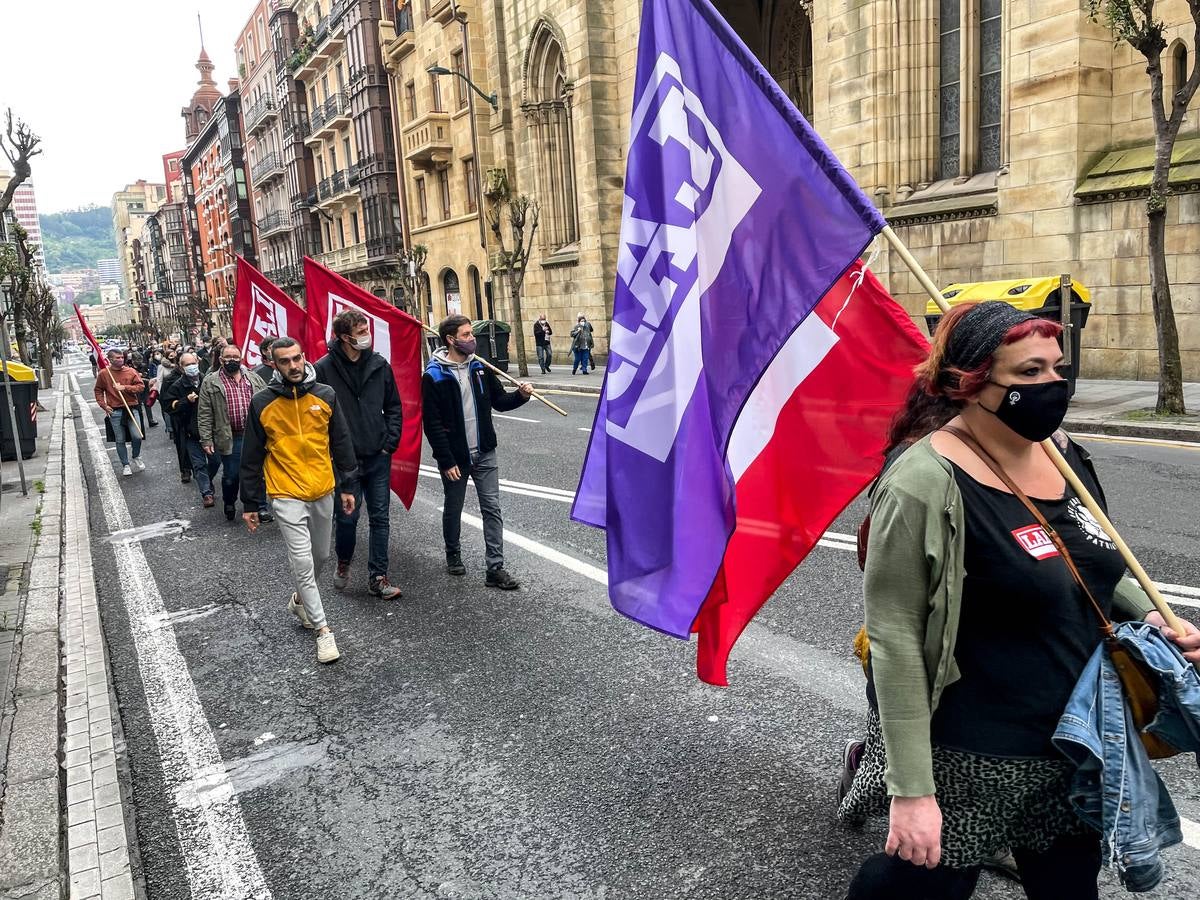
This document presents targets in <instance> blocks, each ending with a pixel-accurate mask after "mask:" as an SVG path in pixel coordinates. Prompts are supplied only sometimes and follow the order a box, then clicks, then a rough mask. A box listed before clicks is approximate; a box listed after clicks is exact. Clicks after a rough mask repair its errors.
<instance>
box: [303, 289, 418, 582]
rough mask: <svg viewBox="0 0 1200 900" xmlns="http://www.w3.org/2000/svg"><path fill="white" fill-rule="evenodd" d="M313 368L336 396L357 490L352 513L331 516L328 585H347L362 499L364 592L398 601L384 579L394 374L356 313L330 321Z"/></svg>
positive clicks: (396, 432)
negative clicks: (333, 555)
mask: <svg viewBox="0 0 1200 900" xmlns="http://www.w3.org/2000/svg"><path fill="white" fill-rule="evenodd" d="M315 368H316V370H317V381H319V382H320V383H321V384H327V385H329V386H330V387H332V388H333V389H334V391H335V392H336V393H337V399H338V406H340V407H341V409H342V414H343V415H344V416H345V417H346V423H347V424H348V425H349V426H350V434H351V436H352V437H353V439H354V454H355V456H357V457H358V474H359V482H358V483H359V488H358V489H357V490H356V491H355V494H354V511H353V512H351V513H349V514H347V513H343V512H342V511H341V509H338V510H337V513H336V518H337V528H336V534H335V541H334V544H335V550H336V552H337V560H338V563H337V571H336V572H335V573H334V576H333V586H334V587H336V588H337V589H338V590H344V589H345V587H346V585H347V584H348V583H349V580H350V561H351V560H352V559H353V558H354V545H355V544H356V543H357V540H358V516H359V512H360V511H361V509H362V505H363V500H364V498H365V500H366V506H367V518H368V522H369V525H370V544H369V549H368V555H367V590H368V591H370V593H372V594H374V595H375V596H376V597H379V598H381V599H383V600H395V599H398V598H399V597H400V588H398V587H396V586H395V585H393V584H392V583H391V582H389V581H388V535H389V525H388V515H389V505H390V501H391V473H392V454H394V453H395V452H396V447H397V445H398V444H399V443H400V432H401V429H402V427H403V424H404V419H403V412H402V409H401V406H400V393H399V391H397V390H396V376H395V375H393V374H392V367H391V366H390V365H388V361H387V360H386V359H384V358H383V357H382V356H381V355H379V354H378V353H376V352H375V351H373V350H372V349H371V326H370V324H368V322H367V317H366V316H364V315H363V314H362V313H360V312H359V311H358V310H347V311H346V312H344V313H341V314H340V315H339V316H337V318H335V319H334V320H333V340H331V341H330V342H329V353H328V355H326V356H325V357H323V358H322V359H321V360H320V361H319V362H318V363H317V364H316V367H315Z"/></svg>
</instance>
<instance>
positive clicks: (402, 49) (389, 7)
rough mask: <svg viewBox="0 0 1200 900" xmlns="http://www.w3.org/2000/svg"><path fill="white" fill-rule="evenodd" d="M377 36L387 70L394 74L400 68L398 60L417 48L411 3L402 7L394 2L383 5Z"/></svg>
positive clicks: (392, 0) (390, 1)
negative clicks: (382, 16) (382, 14)
mask: <svg viewBox="0 0 1200 900" xmlns="http://www.w3.org/2000/svg"><path fill="white" fill-rule="evenodd" d="M379 35H380V39H381V41H382V44H383V58H384V60H385V61H386V62H387V66H388V68H390V69H391V70H392V71H393V72H395V71H397V70H398V69H399V67H400V60H402V59H404V57H406V56H408V54H410V53H412V52H413V50H415V49H416V48H417V35H416V31H415V30H414V29H413V14H412V5H411V3H408V4H405V5H404V6H401V5H400V4H399V3H398V2H396V0H389V2H387V3H385V4H384V19H383V21H381V22H380V23H379Z"/></svg>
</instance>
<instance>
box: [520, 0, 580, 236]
mask: <svg viewBox="0 0 1200 900" xmlns="http://www.w3.org/2000/svg"><path fill="white" fill-rule="evenodd" d="M571 91H572V84H571V82H570V81H569V80H568V79H567V67H566V60H565V59H564V57H563V50H562V44H561V43H560V42H559V40H558V38H557V37H556V36H555V33H554V30H553V29H552V28H551V27H550V25H549V24H548V23H546V22H539V23H538V25H537V27H536V28H535V29H534V31H533V35H532V37H531V38H530V42H529V53H528V55H527V56H526V63H525V102H524V104H522V107H521V108H522V111H523V112H524V113H525V116H526V119H527V120H528V123H529V127H528V129H527V133H528V134H529V136H530V138H529V139H530V141H531V142H532V144H533V151H534V152H533V154H532V157H533V159H534V181H535V184H536V186H537V187H536V191H537V199H538V202H539V203H540V204H541V208H542V218H541V224H542V227H541V230H540V232H539V233H540V234H541V235H542V241H543V247H546V248H548V249H550V250H551V251H553V250H558V249H560V248H562V247H564V246H566V245H567V244H573V243H574V242H575V241H577V240H579V213H578V209H577V202H576V189H575V139H574V131H573V128H572V125H571Z"/></svg>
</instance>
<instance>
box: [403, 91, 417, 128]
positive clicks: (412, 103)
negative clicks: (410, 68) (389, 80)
mask: <svg viewBox="0 0 1200 900" xmlns="http://www.w3.org/2000/svg"><path fill="white" fill-rule="evenodd" d="M404 99H405V101H406V103H407V105H408V121H410V122H411V121H412V120H413V119H415V118H416V117H417V85H416V82H413V81H410V82H409V83H408V84H406V85H404Z"/></svg>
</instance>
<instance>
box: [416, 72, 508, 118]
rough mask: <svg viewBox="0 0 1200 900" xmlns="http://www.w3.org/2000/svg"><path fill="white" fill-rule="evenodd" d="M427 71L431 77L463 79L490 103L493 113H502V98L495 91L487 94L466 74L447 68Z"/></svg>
mask: <svg viewBox="0 0 1200 900" xmlns="http://www.w3.org/2000/svg"><path fill="white" fill-rule="evenodd" d="M425 71H426V72H428V73H429V74H430V75H457V76H458V77H459V78H461V79H462V80H463V81H465V82H466V83H467V87H469V88H470V89H471V90H473V91H474V92H475V93H477V94H478V95H479V96H480V97H482V98H483V99H484V100H486V101H487V102H488V103H490V104H491V105H492V112H499V111H500V98H499V97H498V96H497V94H496V92H495V91H493V92H492V93H490V94H485V93H484V92H483V90H482V89H481V88H480V87H479V85H477V84H476V83H475V82H473V81H472V80H471V79H470V78H468V77H467V76H466V74H465V73H463V72H456V71H455V70H453V69H447V68H446V67H445V66H430V67H429V68H428V69H426V70H425Z"/></svg>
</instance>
